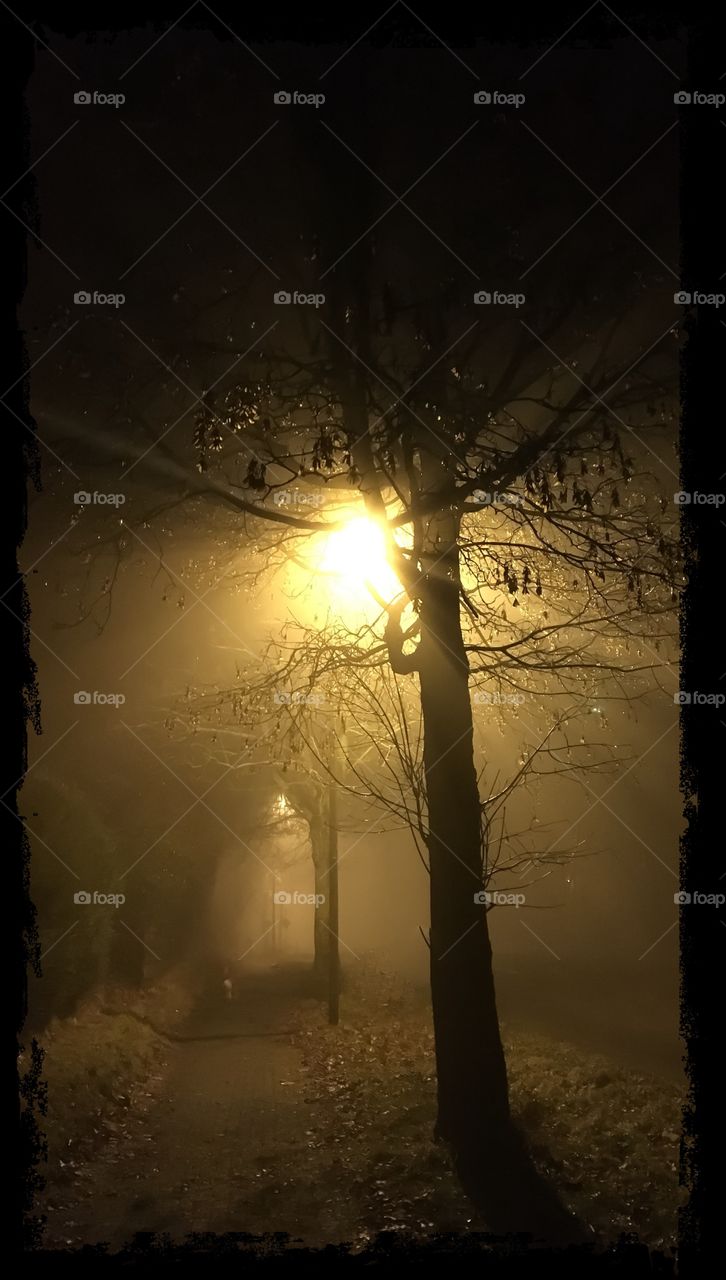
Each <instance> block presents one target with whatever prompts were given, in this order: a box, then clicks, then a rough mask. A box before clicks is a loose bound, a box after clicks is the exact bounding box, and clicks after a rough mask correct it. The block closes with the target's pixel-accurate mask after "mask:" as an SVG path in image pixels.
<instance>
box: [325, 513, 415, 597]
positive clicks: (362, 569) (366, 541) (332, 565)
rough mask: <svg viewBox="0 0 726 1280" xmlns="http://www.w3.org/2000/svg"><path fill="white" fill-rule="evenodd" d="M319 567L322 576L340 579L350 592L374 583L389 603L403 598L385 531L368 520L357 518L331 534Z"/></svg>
mask: <svg viewBox="0 0 726 1280" xmlns="http://www.w3.org/2000/svg"><path fill="white" fill-rule="evenodd" d="M318 567H319V571H320V572H321V573H329V574H333V575H334V576H335V577H336V578H339V579H340V580H341V583H343V585H344V586H347V588H348V590H350V589H351V588H353V589H354V590H357V591H358V592H359V591H360V588H361V587H362V586H366V585H367V584H369V583H370V585H371V587H372V588H373V590H374V591H375V592H376V594H377V595H378V596H380V598H381V599H382V600H385V601H386V603H389V602H390V601H391V600H394V599H395V598H396V596H399V595H400V594H401V590H402V588H401V583H400V582H399V580H398V578H397V577H396V574H395V573H394V571H393V569H392V568H391V566H390V564H389V563H388V560H387V558H386V539H385V535H384V533H383V529H382V528H381V526H380V525H378V524H376V522H375V521H374V520H369V519H367V517H365V516H356V517H354V518H353V519H352V520H349V521H348V523H347V524H345V525H344V526H343V527H342V528H341V529H336V530H335V531H334V532H333V533H329V534H327V536H326V538H325V544H324V547H323V551H322V555H321V557H320V560H319V565H318Z"/></svg>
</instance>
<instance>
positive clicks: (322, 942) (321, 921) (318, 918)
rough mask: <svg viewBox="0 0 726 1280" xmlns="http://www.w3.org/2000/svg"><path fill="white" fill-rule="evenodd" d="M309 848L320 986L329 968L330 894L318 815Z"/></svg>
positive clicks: (315, 967) (315, 962) (324, 833)
mask: <svg viewBox="0 0 726 1280" xmlns="http://www.w3.org/2000/svg"><path fill="white" fill-rule="evenodd" d="M310 846H311V849H312V856H313V869H314V877H315V880H314V889H313V892H314V893H315V894H316V895H317V901H318V902H319V901H320V898H321V897H322V899H323V901H322V903H321V904H320V905H319V906H318V905H317V902H316V906H315V923H314V926H313V945H314V957H313V971H314V973H315V978H316V980H317V981H319V983H320V985H321V986H322V985H323V984H324V983H327V980H328V971H329V967H330V929H329V928H326V926H327V925H328V923H329V921H328V915H329V911H330V894H329V892H328V878H329V877H328V875H327V872H328V832H327V827H326V824H325V823H324V822H323V820H322V814H319V815H318V816H316V817H315V818H314V819H312V820H311V821H310Z"/></svg>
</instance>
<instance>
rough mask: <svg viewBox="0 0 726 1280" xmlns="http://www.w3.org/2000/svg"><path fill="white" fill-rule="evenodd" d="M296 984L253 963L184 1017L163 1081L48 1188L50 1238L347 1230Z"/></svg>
mask: <svg viewBox="0 0 726 1280" xmlns="http://www.w3.org/2000/svg"><path fill="white" fill-rule="evenodd" d="M294 984H295V979H294V977H293V979H292V982H291V980H290V976H289V975H286V974H284V973H280V974H276V973H274V972H271V973H268V974H265V973H262V974H259V975H254V976H250V977H248V978H246V979H244V980H243V981H242V982H240V983H238V984H237V988H236V990H235V1000H234V1001H233V1002H232V1003H230V1004H227V1003H224V1002H223V1001H219V1003H218V1004H216V1006H215V1007H211V1008H200V1009H199V1010H197V1011H196V1013H195V1014H194V1015H193V1016H192V1017H191V1018H190V1020H189V1021H188V1023H187V1024H186V1026H184V1027H183V1028H181V1033H182V1034H183V1035H184V1036H189V1037H190V1039H189V1040H188V1041H187V1042H186V1043H182V1042H173V1043H171V1044H170V1045H169V1050H168V1063H169V1072H168V1075H167V1076H166V1077H165V1078H164V1081H163V1084H162V1086H161V1088H162V1092H161V1095H160V1096H159V1097H158V1098H157V1099H156V1100H155V1101H154V1102H152V1103H151V1104H150V1106H149V1109H148V1110H147V1111H146V1113H145V1114H143V1115H138V1116H135V1117H131V1118H130V1120H129V1122H128V1124H127V1125H126V1126H125V1128H126V1132H122V1133H118V1134H115V1135H114V1134H112V1135H111V1136H110V1137H109V1139H108V1142H107V1144H106V1145H105V1147H104V1149H103V1150H102V1151H101V1152H100V1153H99V1154H98V1155H97V1156H96V1157H95V1158H94V1159H93V1161H91V1162H90V1163H89V1164H88V1165H86V1166H85V1167H84V1168H83V1169H81V1170H80V1173H79V1176H78V1177H77V1178H76V1180H75V1182H74V1184H73V1186H72V1188H71V1189H70V1190H69V1192H68V1194H67V1195H57V1196H55V1197H54V1198H55V1199H57V1200H58V1201H59V1202H61V1201H62V1202H63V1203H64V1208H63V1209H60V1208H59V1209H57V1210H55V1211H53V1212H51V1213H49V1222H48V1229H47V1231H46V1237H45V1244H46V1247H58V1246H59V1245H61V1244H62V1245H64V1246H65V1247H68V1246H69V1245H70V1246H75V1247H78V1246H80V1245H81V1244H84V1243H88V1244H96V1243H99V1242H101V1241H104V1242H107V1243H108V1244H109V1245H110V1247H111V1248H112V1249H118V1248H120V1247H122V1246H123V1244H124V1243H127V1242H130V1240H131V1239H132V1237H133V1235H134V1234H135V1233H136V1232H153V1233H158V1234H168V1235H170V1236H171V1237H172V1239H173V1240H175V1241H182V1240H183V1239H184V1238H185V1236H186V1235H188V1234H190V1233H192V1232H199V1231H201V1232H204V1231H211V1232H215V1233H223V1232H227V1231H248V1232H251V1233H254V1234H263V1233H265V1232H273V1231H288V1232H290V1234H291V1235H292V1236H293V1237H294V1236H297V1235H299V1236H301V1237H304V1239H305V1240H306V1242H308V1243H311V1244H324V1243H325V1242H326V1241H328V1240H330V1239H333V1240H339V1239H341V1238H348V1239H351V1238H352V1237H353V1235H354V1234H355V1220H354V1209H353V1206H352V1205H350V1204H341V1203H340V1195H339V1187H340V1177H339V1170H337V1169H336V1165H335V1159H334V1157H333V1158H331V1157H329V1156H326V1155H325V1152H324V1150H323V1147H322V1142H321V1139H322V1134H323V1132H324V1125H323V1120H324V1115H323V1110H322V1108H323V1106H324V1102H323V1099H322V1098H315V1097H311V1096H310V1086H309V1084H308V1082H307V1081H306V1080H305V1079H303V1076H302V1072H301V1064H300V1056H299V1053H298V1050H297V1049H296V1048H295V1047H294V1046H293V1044H292V1042H291V1037H290V1034H289V1028H290V1027H291V1025H292V1018H293V1014H294V1011H295V1008H296V1007H299V1001H300V996H299V994H297V993H296V992H295V990H294ZM291 986H292V990H291ZM191 1037H194V1038H191ZM314 1092H315V1090H313V1093H314ZM318 1131H319V1132H320V1135H321V1139H318V1138H317V1136H316V1135H317V1133H318Z"/></svg>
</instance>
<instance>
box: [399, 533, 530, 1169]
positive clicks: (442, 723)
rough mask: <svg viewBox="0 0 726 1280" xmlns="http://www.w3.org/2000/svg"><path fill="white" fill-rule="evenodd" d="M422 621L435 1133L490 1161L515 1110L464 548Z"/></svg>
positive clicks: (430, 586)
mask: <svg viewBox="0 0 726 1280" xmlns="http://www.w3.org/2000/svg"><path fill="white" fill-rule="evenodd" d="M440 555H441V548H440V547H439V556H440ZM421 622H422V631H421V644H420V648H419V661H420V665H419V671H420V681H421V700H422V707H423V717H424V732H425V742H424V768H425V774H426V788H427V795H428V823H429V830H430V837H429V860H430V870H431V876H430V892H431V934H430V943H431V958H430V964H431V1000H432V1008H433V1022H434V1036H435V1045H436V1066H437V1079H438V1119H437V1127H436V1132H437V1136H440V1137H441V1138H443V1139H445V1140H446V1141H448V1142H450V1143H451V1145H452V1147H453V1148H454V1150H455V1152H456V1153H457V1154H458V1155H459V1156H461V1157H466V1156H467V1155H470V1156H472V1157H474V1159H478V1160H482V1159H484V1160H486V1158H487V1148H488V1147H491V1145H492V1144H497V1143H498V1142H499V1141H500V1140H501V1139H502V1138H503V1137H504V1136H505V1135H506V1133H507V1131H508V1130H509V1127H510V1113H509V1099H508V1089H507V1075H506V1066H505V1060H504V1051H503V1048H502V1041H501V1036H500V1031H499V1019H498V1016H497V1007H496V998H495V992H494V974H493V968H492V950H491V944H490V941H489V930H488V925H487V917H486V911H485V909H484V906H483V905H481V904H480V903H478V902H476V900H475V895H476V894H477V893H479V892H480V891H481V888H482V850H481V823H480V805H479V791H478V787H477V779H476V772H475V768H474V746H473V722H472V712H471V700H470V695H469V688H468V675H469V671H468V663H467V659H466V653H465V649H464V643H463V636H462V632H461V620H460V605H459V589H458V562H457V553H456V547H455V545H452V546H451V547H450V548H449V550H448V552H447V554H446V556H445V557H444V558H443V559H439V564H438V567H437V568H435V569H434V570H433V572H432V573H431V574H430V575H429V576H428V578H427V580H426V583H425V586H424V591H423V593H422V616H421Z"/></svg>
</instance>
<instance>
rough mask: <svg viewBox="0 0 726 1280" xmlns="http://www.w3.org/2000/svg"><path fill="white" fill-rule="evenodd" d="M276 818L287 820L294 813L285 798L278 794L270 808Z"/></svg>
mask: <svg viewBox="0 0 726 1280" xmlns="http://www.w3.org/2000/svg"><path fill="white" fill-rule="evenodd" d="M272 812H273V814H274V816H275V817H276V818H289V817H290V816H291V814H293V813H294V812H295V810H294V809H293V807H292V805H291V804H290V802H289V800H288V798H287V796H284V795H282V794H280V795H279V796H278V797H277V799H276V800H275V802H274V804H273V806H272Z"/></svg>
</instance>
